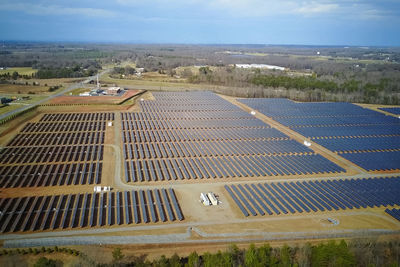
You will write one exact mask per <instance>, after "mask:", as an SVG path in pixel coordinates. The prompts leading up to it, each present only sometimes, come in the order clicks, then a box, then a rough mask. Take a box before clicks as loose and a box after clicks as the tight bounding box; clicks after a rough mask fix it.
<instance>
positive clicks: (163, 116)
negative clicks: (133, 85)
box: [144, 108, 252, 120]
mask: <svg viewBox="0 0 400 267" xmlns="http://www.w3.org/2000/svg"><path fill="white" fill-rule="evenodd" d="M144 112H145V113H147V114H151V115H152V116H154V117H155V118H157V120H170V119H173V120H195V119H204V120H209V119H225V120H230V119H250V118H252V116H251V115H250V114H248V113H246V112H244V111H242V110H240V109H239V108H238V109H237V110H235V111H185V112H181V111H176V112H171V111H167V110H165V111H163V110H162V109H159V110H157V109H155V110H146V111H144Z"/></svg>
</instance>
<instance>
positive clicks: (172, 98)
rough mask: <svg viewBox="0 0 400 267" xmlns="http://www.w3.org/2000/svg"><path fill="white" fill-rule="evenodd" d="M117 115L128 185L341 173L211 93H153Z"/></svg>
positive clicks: (337, 167) (281, 134)
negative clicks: (151, 97)
mask: <svg viewBox="0 0 400 267" xmlns="http://www.w3.org/2000/svg"><path fill="white" fill-rule="evenodd" d="M153 95H154V97H155V98H156V100H152V101H141V102H140V104H141V108H142V112H140V113H132V112H126V113H121V119H122V142H123V155H124V158H125V166H124V168H125V174H126V181H127V182H141V181H163V180H164V181H165V180H180V179H207V178H217V177H249V176H251V177H253V176H274V175H292V174H311V173H324V172H342V171H344V170H343V169H342V168H340V167H339V166H337V165H336V164H334V163H332V162H330V161H328V160H327V159H325V158H323V157H322V156H320V155H317V154H315V153H314V152H313V151H312V150H310V149H309V148H307V147H305V146H303V145H302V144H300V143H298V142H296V141H294V140H291V139H290V138H289V137H288V136H286V135H284V134H283V133H281V132H279V131H278V130H276V129H275V128H272V127H271V126H269V125H267V124H265V123H263V122H262V121H261V120H258V119H256V118H255V117H254V116H252V115H250V114H248V113H246V112H244V111H243V110H241V109H240V108H238V107H237V106H235V105H233V104H232V103H230V102H228V101H226V100H224V99H223V98H221V97H219V96H217V95H215V94H214V93H211V92H155V93H153Z"/></svg>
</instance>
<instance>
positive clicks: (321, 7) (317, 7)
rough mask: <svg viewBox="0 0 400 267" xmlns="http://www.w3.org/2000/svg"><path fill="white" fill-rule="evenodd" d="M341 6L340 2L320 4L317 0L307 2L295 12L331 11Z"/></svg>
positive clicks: (315, 12)
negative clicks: (315, 0)
mask: <svg viewBox="0 0 400 267" xmlns="http://www.w3.org/2000/svg"><path fill="white" fill-rule="evenodd" d="M338 8H339V5H338V4H320V3H316V2H311V3H307V4H305V5H303V6H301V7H299V8H297V9H295V10H294V12H295V13H300V14H304V15H312V14H321V13H331V12H333V11H335V10H337V9H338Z"/></svg>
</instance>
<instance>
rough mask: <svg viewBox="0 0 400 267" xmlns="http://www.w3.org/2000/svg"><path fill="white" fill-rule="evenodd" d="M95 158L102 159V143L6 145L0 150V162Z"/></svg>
mask: <svg viewBox="0 0 400 267" xmlns="http://www.w3.org/2000/svg"><path fill="white" fill-rule="evenodd" d="M97 160H100V161H101V160H103V145H86V146H83V145H74V146H53V147H51V146H50V147H6V148H4V149H3V150H1V151H0V163H2V164H15V163H34V162H35V163H40V162H71V161H97Z"/></svg>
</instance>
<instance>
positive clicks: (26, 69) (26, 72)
mask: <svg viewBox="0 0 400 267" xmlns="http://www.w3.org/2000/svg"><path fill="white" fill-rule="evenodd" d="M14 71H16V72H18V74H19V75H32V74H33V73H35V72H37V70H34V69H32V68H31V67H21V68H8V69H6V70H0V74H5V73H7V72H9V73H10V74H13V72H14Z"/></svg>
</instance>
